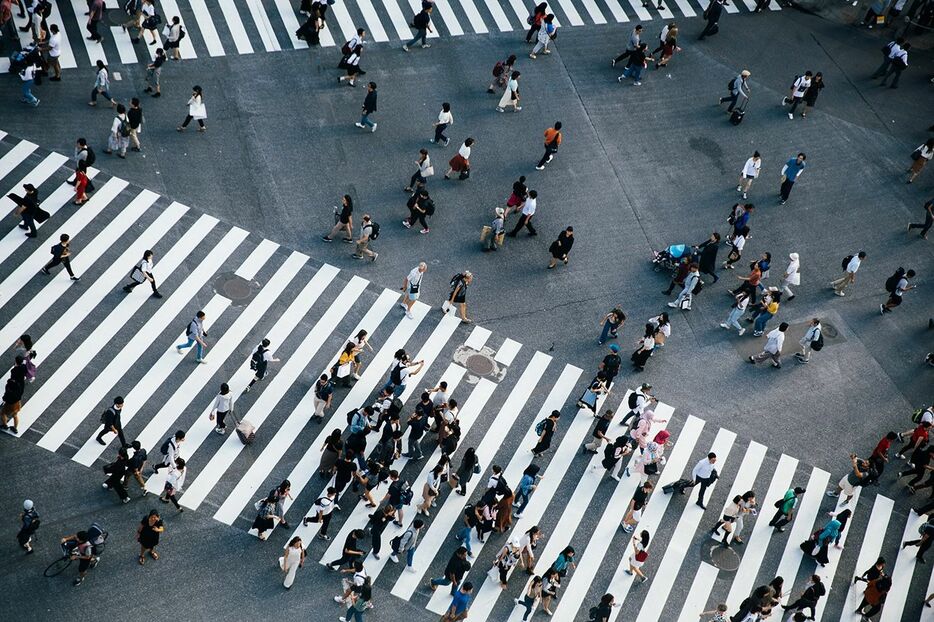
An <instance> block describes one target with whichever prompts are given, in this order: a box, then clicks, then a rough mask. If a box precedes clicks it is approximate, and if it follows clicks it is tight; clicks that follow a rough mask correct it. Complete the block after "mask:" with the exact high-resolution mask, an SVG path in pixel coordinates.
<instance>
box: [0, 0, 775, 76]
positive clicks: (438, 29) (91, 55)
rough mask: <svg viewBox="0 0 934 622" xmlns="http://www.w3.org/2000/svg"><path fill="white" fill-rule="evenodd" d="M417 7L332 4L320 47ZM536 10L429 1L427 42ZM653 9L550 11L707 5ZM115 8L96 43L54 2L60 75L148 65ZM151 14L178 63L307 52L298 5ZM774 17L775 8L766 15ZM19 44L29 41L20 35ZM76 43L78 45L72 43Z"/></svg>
mask: <svg viewBox="0 0 934 622" xmlns="http://www.w3.org/2000/svg"><path fill="white" fill-rule="evenodd" d="M420 4H421V3H420V0H337V2H336V3H334V4H333V5H331V7H330V10H329V12H328V23H327V24H326V26H325V28H324V29H323V30H322V31H321V33H320V38H321V45H322V47H334V46H340V45H341V44H342V43H343V42H344V41H346V40H348V39H350V38H351V37H352V36H353V35H354V34H355V32H356V30H357V28H366V30H367V33H368V37H369V40H371V41H374V42H376V43H382V42H388V41H392V42H396V43H398V42H401V41H406V40H408V39H410V38H411V37H412V36H413V35H414V32H413V31H412V29H411V28H410V26H409V24H410V23H411V21H412V17H413V16H414V15H415V13H417V12H418V11H419V10H420V8H421V7H420ZM534 4H535V3H533V2H530V0H483V1H482V2H480V1H479V0H436V2H435V11H434V13H433V15H432V21H433V29H434V32H432V33H429V36H431V37H432V38H438V37H457V36H462V35H465V34H466V35H484V34H488V33H497V32H512V31H520V32H521V31H524V30H526V29H527V28H528V25H527V24H526V18H527V17H528V15H529V13H530V11H531V9H532V8H533V6H534ZM670 4H671V6H669V2H665V3H664V4H662V6H661V8H659V7H658V6H657V5H656V3H655V2H651V3H649V4H648V5H647V6H643V3H642V0H554V1H553V2H551V3H550V7H549V10H550V11H552V12H554V13H555V15H556V17H557V22H558V23H559V24H563V25H567V26H574V27H580V26H593V25H607V24H625V23H627V22H649V21H652V20H671V19H679V18H694V17H697V18H698V19H700V18H699V15H700V13H701V12H702V11H703V9H704V7H705V6H706V0H672V2H671V3H670ZM737 4H738V5H739V6H735V5H734V4H733V3H730V4H728V5H727V6H726V10H727V11H728V12H730V13H736V12H739V11H740V10H741V9H740V7H742V11H744V12H750V11H752V9H753V8H755V2H754V0H744V2H742V3H737ZM118 5H119V3H117V2H112V1H111V2H108V3H107V8H108V15H107V16H105V19H104V22H103V23H102V25H101V27H100V30H101V31H102V34H103V35H104V41H103V42H102V43H96V42H94V41H89V40H88V39H87V34H88V32H87V30H86V25H87V16H86V15H85V12H86V11H87V6H86V4H85V2H84V0H53V2H52V7H53V8H52V15H51V16H50V17H49V19H48V23H49V24H58V25H59V27H60V31H61V37H62V41H61V43H62V55H61V58H60V62H61V65H62V68H64V69H73V68H77V67H86V66H94V64H95V63H96V62H97V61H98V60H102V61H104V63H105V64H115V63H120V64H123V65H132V64H136V63H147V62H149V61H151V60H152V59H153V56H154V54H155V49H156V46H150V45H148V44H147V42H146V41H143V40H142V39H141V40H140V42H138V43H135V44H134V43H133V41H132V37H133V36H135V35H136V33H134V32H132V31H124V30H123V28H122V26H120V25H116V26H105V24H120V23H122V22H123V21H125V20H126V19H128V17H127V16H125V14H124V13H123V10H122V9H121V8H119V6H118ZM156 7H157V12H158V14H159V15H160V16H162V18H163V23H162V25H160V27H159V28H158V29H157V30H158V31H159V32H157V33H156V38H157V40H158V41H159V43H158V46H160V47H161V46H162V45H163V44H164V41H163V38H164V37H162V36H160V35H161V31H162V28H163V27H164V26H165V24H169V23H171V19H172V18H173V17H175V16H178V17H179V18H180V21H181V24H182V27H183V28H184V30H185V32H186V33H187V36H185V37H184V38H183V39H182V40H181V43H180V47H179V51H180V53H181V56H182V58H183V59H188V60H193V59H197V58H207V57H210V58H218V57H223V56H227V55H233V54H237V55H240V54H253V53H256V52H280V51H283V50H303V49H307V48H308V44H307V43H305V42H304V41H302V40H300V39H298V38H297V37H296V36H295V31H296V30H298V27H299V25H300V24H302V23H304V22H305V20H306V19H307V18H306V16H305V15H303V14H301V13H299V12H298V3H297V2H294V1H291V0H215V1H213V2H209V1H207V0H157V2H156ZM770 8H771V9H772V10H773V11H774V10H780V7H779V6H778V3H777V2H772V4H771V7H770ZM19 34H20V35H21V39H22V41H23V43H24V44H25V43H28V42H29V39H30V37H31V35H30V34H26V33H19ZM78 41H81V44H80V45H79V44H77V43H76V42H78ZM8 66H9V59H6V58H4V59H0V70H2V71H6V69H7V67H8Z"/></svg>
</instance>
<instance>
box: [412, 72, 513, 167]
mask: <svg viewBox="0 0 934 622" xmlns="http://www.w3.org/2000/svg"><path fill="white" fill-rule="evenodd" d="M512 58H513V59H515V56H513V57H512ZM506 75H507V77H508V75H509V74H506ZM490 92H491V93H492V92H493V90H492V88H491V89H490ZM452 125H454V115H453V114H452V113H451V104H450V103H448V102H444V103H443V104H441V112H439V113H438V120H437V121H435V123H434V128H435V135H434V137H433V138H431V139H430V142H433V143H436V144H439V145H441V146H442V147H447V146H448V144H449V143H450V142H451V139H450V138H448V137H447V136H445V135H444V130H446V129H448V128H449V127H451V126H452ZM422 151H424V152H425V156H426V157H427V154H428V151H427V150H424V149H423V150H422ZM409 185H410V186H412V185H414V184H413V183H411V182H409Z"/></svg>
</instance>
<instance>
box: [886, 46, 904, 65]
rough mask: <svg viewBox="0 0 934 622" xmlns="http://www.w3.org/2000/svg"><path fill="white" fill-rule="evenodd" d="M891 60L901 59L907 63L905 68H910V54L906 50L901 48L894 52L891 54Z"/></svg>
mask: <svg viewBox="0 0 934 622" xmlns="http://www.w3.org/2000/svg"><path fill="white" fill-rule="evenodd" d="M889 58H891V59H892V60H895V59H896V58H900V59H901V60H902V62H903V63H905V67H907V66H908V52H907V51H906V50H903V49H901V48H899V49H898V51H897V52H895V51H893V52H892V54H889Z"/></svg>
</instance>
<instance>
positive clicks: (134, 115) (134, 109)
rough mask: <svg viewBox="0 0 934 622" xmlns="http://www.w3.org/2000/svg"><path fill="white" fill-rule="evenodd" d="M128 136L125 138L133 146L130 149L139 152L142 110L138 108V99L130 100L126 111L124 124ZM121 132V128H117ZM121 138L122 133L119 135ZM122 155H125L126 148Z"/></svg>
mask: <svg viewBox="0 0 934 622" xmlns="http://www.w3.org/2000/svg"><path fill="white" fill-rule="evenodd" d="M119 111H120V107H119V106H118V107H117V112H118V113H119ZM125 125H126V126H127V130H128V131H129V135H128V136H127V138H128V141H129V142H130V143H132V144H133V147H131V149H132V150H133V151H136V152H139V151H141V147H140V142H139V135H140V134H141V133H142V131H143V108H142V106H140V102H139V98H138V97H134V98H133V99H131V100H130V107H129V108H128V109H127V111H126V124H125ZM118 130H120V131H121V132H122V128H118ZM121 137H122V133H121ZM123 153H124V154H126V148H124V150H123Z"/></svg>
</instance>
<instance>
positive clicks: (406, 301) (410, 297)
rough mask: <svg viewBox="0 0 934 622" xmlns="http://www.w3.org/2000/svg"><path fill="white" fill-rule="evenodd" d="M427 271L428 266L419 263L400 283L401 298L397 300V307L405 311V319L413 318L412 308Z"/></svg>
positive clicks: (422, 262)
mask: <svg viewBox="0 0 934 622" xmlns="http://www.w3.org/2000/svg"><path fill="white" fill-rule="evenodd" d="M427 270H428V264H426V263H425V262H424V261H421V262H419V264H418V265H417V266H416V267H414V268H412V271H411V272H409V273H408V275H406V277H405V279H403V281H402V298H401V299H400V300H399V305H400V306H401V307H403V308H404V309H405V317H407V318H409V319H410V320H411V319H412V318H413V315H412V307H414V306H415V302H416V301H417V300H418V297H419V294H420V290H421V286H422V277H423V276H424V274H425V272H426V271H427Z"/></svg>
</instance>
